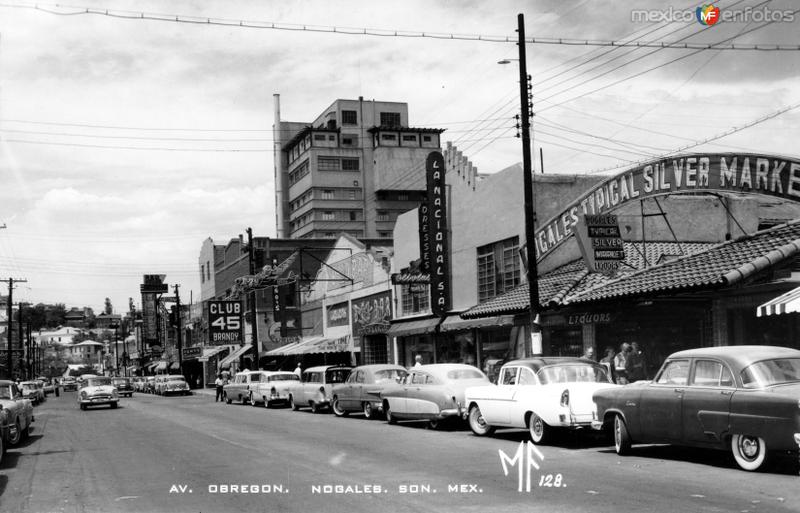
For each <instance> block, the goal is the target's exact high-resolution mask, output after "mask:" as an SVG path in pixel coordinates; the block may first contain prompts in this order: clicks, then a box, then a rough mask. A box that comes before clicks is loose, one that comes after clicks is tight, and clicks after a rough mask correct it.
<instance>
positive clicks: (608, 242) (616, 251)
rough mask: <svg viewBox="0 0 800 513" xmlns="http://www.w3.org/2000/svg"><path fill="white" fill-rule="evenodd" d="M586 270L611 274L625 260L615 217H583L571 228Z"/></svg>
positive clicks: (610, 215)
mask: <svg viewBox="0 0 800 513" xmlns="http://www.w3.org/2000/svg"><path fill="white" fill-rule="evenodd" d="M573 230H574V231H575V235H576V236H577V239H578V246H579V247H580V248H581V254H582V255H583V260H584V262H586V268H587V269H589V270H590V271H592V272H600V273H607V274H613V273H614V272H616V270H617V269H619V265H620V262H622V261H624V260H625V250H624V247H623V245H622V236H621V235H620V232H619V222H618V221H617V216H615V215H613V214H603V215H584V216H581V217H580V218H579V219H578V224H576V225H575V227H574V228H573Z"/></svg>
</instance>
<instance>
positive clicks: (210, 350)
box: [198, 346, 228, 362]
mask: <svg viewBox="0 0 800 513" xmlns="http://www.w3.org/2000/svg"><path fill="white" fill-rule="evenodd" d="M225 349H228V346H216V347H204V348H203V355H202V356H200V358H198V360H199V361H201V362H207V361H208V360H209V359H210V358H211V357H212V356H214V355H215V354H217V353H219V352H220V351H224V350H225Z"/></svg>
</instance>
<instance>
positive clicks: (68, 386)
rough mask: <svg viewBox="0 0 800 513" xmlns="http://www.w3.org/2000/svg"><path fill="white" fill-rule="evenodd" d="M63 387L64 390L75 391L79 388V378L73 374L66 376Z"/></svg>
mask: <svg viewBox="0 0 800 513" xmlns="http://www.w3.org/2000/svg"><path fill="white" fill-rule="evenodd" d="M61 387H62V389H63V390H64V392H75V391H76V390H78V380H76V379H75V378H74V377H73V376H65V377H64V378H63V379H62V380H61Z"/></svg>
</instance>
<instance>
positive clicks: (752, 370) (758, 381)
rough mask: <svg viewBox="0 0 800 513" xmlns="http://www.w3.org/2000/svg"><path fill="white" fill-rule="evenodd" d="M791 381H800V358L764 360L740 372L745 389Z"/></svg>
mask: <svg viewBox="0 0 800 513" xmlns="http://www.w3.org/2000/svg"><path fill="white" fill-rule="evenodd" d="M793 381H800V358H775V359H774V360H765V361H763V362H757V363H754V364H753V365H750V366H749V367H746V368H745V369H744V370H743V371H742V382H743V384H744V387H745V388H761V387H767V386H770V385H779V384H781V383H790V382H793Z"/></svg>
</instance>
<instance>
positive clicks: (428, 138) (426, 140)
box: [422, 135, 431, 142]
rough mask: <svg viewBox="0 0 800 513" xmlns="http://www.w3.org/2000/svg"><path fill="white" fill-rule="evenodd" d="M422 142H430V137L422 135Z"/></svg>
mask: <svg viewBox="0 0 800 513" xmlns="http://www.w3.org/2000/svg"><path fill="white" fill-rule="evenodd" d="M422 142H431V136H430V135H423V136H422Z"/></svg>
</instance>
